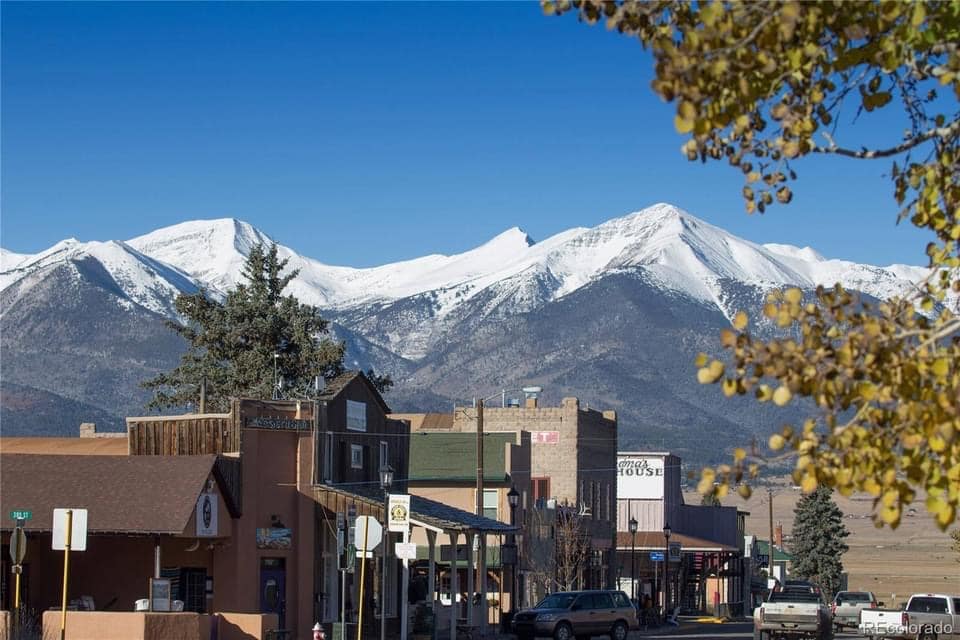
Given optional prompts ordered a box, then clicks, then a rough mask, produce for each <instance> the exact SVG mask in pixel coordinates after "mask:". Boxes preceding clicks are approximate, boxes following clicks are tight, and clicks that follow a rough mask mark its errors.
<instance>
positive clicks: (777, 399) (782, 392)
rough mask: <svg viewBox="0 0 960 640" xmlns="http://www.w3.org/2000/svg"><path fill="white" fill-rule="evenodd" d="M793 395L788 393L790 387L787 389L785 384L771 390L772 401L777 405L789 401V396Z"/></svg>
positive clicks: (779, 405) (780, 405)
mask: <svg viewBox="0 0 960 640" xmlns="http://www.w3.org/2000/svg"><path fill="white" fill-rule="evenodd" d="M792 397H793V394H792V393H790V389H787V388H786V387H785V386H783V385H780V386H779V387H777V390H776V391H774V392H773V403H774V404H775V405H777V406H778V407H782V406H783V405H785V404H787V403H788V402H790V398H792Z"/></svg>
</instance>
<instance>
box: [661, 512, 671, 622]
mask: <svg viewBox="0 0 960 640" xmlns="http://www.w3.org/2000/svg"><path fill="white" fill-rule="evenodd" d="M670 533H671V529H670V523H667V524H665V525H663V539H664V541H665V543H664V546H663V615H664V618H666V616H667V614H668V612H669V610H670Z"/></svg>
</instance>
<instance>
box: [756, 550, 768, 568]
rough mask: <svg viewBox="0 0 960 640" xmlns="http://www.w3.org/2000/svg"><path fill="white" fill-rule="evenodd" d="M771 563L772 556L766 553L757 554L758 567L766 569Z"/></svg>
mask: <svg viewBox="0 0 960 640" xmlns="http://www.w3.org/2000/svg"><path fill="white" fill-rule="evenodd" d="M769 563H770V556H769V555H768V554H766V553H758V554H757V566H758V567H766V566H767V565H768V564H769Z"/></svg>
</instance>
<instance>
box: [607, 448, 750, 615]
mask: <svg viewBox="0 0 960 640" xmlns="http://www.w3.org/2000/svg"><path fill="white" fill-rule="evenodd" d="M680 474H681V460H680V458H679V457H677V456H675V455H673V454H671V453H669V452H653V451H649V452H644V451H638V452H620V453H618V454H617V556H618V562H617V567H618V568H617V571H618V576H619V584H620V588H621V589H623V590H624V591H625V592H626V593H627V594H629V595H631V596H635V597H636V598H637V600H639V601H643V599H644V598H645V597H650V598H651V599H652V600H653V601H654V602H656V603H658V604H660V605H661V606H663V602H664V597H665V586H666V587H667V591H666V593H668V594H669V596H668V598H669V600H668V604H667V607H666V609H667V610H670V611H672V610H673V609H675V608H677V607H679V609H680V610H681V611H685V612H686V611H689V612H698V611H711V612H712V611H715V609H716V608H720V609H721V611H723V612H726V613H736V614H742V612H743V611H744V610H745V608H744V607H745V606H746V604H747V603H748V602H749V593H750V580H749V574H745V573H744V566H743V556H744V549H743V541H744V526H745V525H744V522H745V521H744V517H745V515H747V514H746V513H744V512H741V511H738V510H737V508H736V507H717V506H703V505H688V504H685V503H684V499H683V493H682V491H681V482H680V478H681V475H680ZM631 520H634V521H635V522H636V533H635V534H634V533H631V522H630V521H631ZM667 527H669V538H668V537H667V536H666V531H665V528H667ZM668 544H669V547H671V548H670V549H668ZM664 558H667V559H668V560H667V561H665V560H664ZM665 572H666V585H665V583H664V575H665Z"/></svg>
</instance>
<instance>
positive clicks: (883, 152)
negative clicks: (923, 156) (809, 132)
mask: <svg viewBox="0 0 960 640" xmlns="http://www.w3.org/2000/svg"><path fill="white" fill-rule="evenodd" d="M957 133H960V120H954V121H953V122H951V123H950V124H949V125H947V126H945V127H934V128H933V129H929V130H927V131H924V132H923V133H921V134H920V135H916V136H913V137H911V138H909V139H907V140H904V141H903V142H902V143H900V144H898V145H897V146H895V147H890V148H889V149H861V150H860V151H855V150H853V149H846V148H844V147H840V146H837V143H836V142H834V140H833V138H832V137H831V136H830V135H829V134H828V133H826V132H824V134H823V135H824V137H825V138H826V139H827V140H828V141H829V142H830V144H829V145H827V146H825V147H822V146H817V147H814V148H813V149H811V150H810V152H811V153H827V154H834V155H838V156H845V157H848V158H857V159H860V160H874V159H876V158H889V157H890V156H896V155H900V154H901V153H903V152H904V151H909V150H910V149H913V148H914V147H918V146H920V145H921V144H923V143H924V142H927V141H928V140H932V139H933V138H950V137H952V136H955V135H957Z"/></svg>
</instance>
